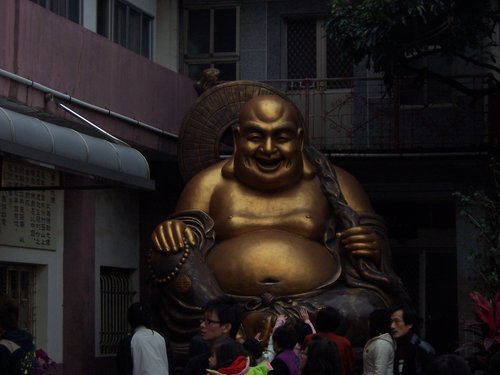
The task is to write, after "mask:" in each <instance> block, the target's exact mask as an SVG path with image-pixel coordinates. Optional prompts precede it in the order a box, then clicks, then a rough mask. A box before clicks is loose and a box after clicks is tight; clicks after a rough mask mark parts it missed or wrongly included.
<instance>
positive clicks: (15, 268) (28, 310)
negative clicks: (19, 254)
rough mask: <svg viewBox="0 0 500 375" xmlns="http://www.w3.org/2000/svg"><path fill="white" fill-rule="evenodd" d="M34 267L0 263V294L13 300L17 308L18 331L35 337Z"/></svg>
mask: <svg viewBox="0 0 500 375" xmlns="http://www.w3.org/2000/svg"><path fill="white" fill-rule="evenodd" d="M35 280H36V267H35V266H29V265H13V264H7V263H0V294H2V295H7V296H9V297H10V298H13V299H14V300H15V301H16V302H17V304H18V306H19V321H18V325H19V328H20V329H24V330H26V331H28V332H30V333H31V334H32V335H33V338H35V336H36V332H35V327H36V324H35V323H36V309H35V296H36V284H35Z"/></svg>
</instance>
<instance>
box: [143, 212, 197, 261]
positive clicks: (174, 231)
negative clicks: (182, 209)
mask: <svg viewBox="0 0 500 375" xmlns="http://www.w3.org/2000/svg"><path fill="white" fill-rule="evenodd" d="M151 240H152V241H153V246H154V247H155V249H156V250H159V251H165V252H170V251H172V252H174V253H175V252H177V251H179V250H182V249H183V248H184V246H185V245H186V242H187V244H188V245H190V246H195V245H196V237H195V235H194V233H193V231H192V230H191V228H189V226H188V225H186V223H184V222H182V221H180V220H166V221H164V222H163V223H161V224H159V225H158V226H157V227H156V228H155V230H154V231H153V233H152V234H151Z"/></svg>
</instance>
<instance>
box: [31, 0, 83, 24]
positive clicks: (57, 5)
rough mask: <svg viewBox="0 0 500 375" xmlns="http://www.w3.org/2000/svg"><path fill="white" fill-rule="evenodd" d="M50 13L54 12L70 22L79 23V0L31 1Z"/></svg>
mask: <svg viewBox="0 0 500 375" xmlns="http://www.w3.org/2000/svg"><path fill="white" fill-rule="evenodd" d="M31 1H32V2H33V3H36V4H38V5H40V6H42V7H44V8H47V9H48V10H50V11H51V12H54V13H56V14H58V15H60V16H62V17H64V18H67V19H69V20H70V21H73V22H76V23H78V24H79V23H80V22H81V20H80V14H81V10H80V9H81V3H80V0H31Z"/></svg>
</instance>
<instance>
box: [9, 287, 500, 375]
mask: <svg viewBox="0 0 500 375" xmlns="http://www.w3.org/2000/svg"><path fill="white" fill-rule="evenodd" d="M0 305H1V306H0V374H2V375H3V374H5V375H18V374H31V373H34V372H35V369H34V364H33V360H34V354H33V353H34V349H35V345H34V344H33V340H32V337H31V335H30V334H29V333H28V332H26V331H24V330H22V329H19V328H18V323H17V322H18V313H19V312H18V308H17V306H16V304H15V303H14V302H13V301H9V300H6V301H3V302H2V303H1V304H0ZM151 317H152V314H151V310H150V309H149V307H148V306H147V305H146V304H143V303H139V302H137V303H134V304H132V305H131V306H130V307H129V310H128V321H129V324H130V327H131V328H132V331H131V333H130V334H129V335H128V336H127V337H125V338H124V339H123V340H122V341H121V343H120V346H119V350H118V353H117V357H116V363H117V373H118V374H120V375H127V374H131V375H139V374H141V375H147V374H151V375H169V374H170V375H173V373H174V369H173V360H172V353H171V352H170V350H169V345H168V341H167V340H165V338H164V337H163V336H162V335H161V334H160V333H158V332H156V331H155V330H153V329H152V328H151ZM241 321H242V311H241V309H240V307H239V305H238V304H237V303H235V301H234V300H233V299H231V298H226V297H222V298H219V299H215V300H212V301H210V302H209V303H208V304H207V305H206V306H205V308H204V315H203V318H202V319H201V320H200V334H199V335H198V336H195V337H194V338H193V339H192V341H191V343H190V348H189V360H188V361H187V363H186V365H185V366H184V369H183V373H182V374H183V375H210V374H232V375H244V374H248V375H266V374H269V375H355V374H362V375H471V374H472V372H471V370H470V368H469V366H468V364H467V362H466V360H465V359H464V358H463V357H461V356H459V355H457V354H442V355H437V354H436V352H435V351H434V349H433V347H432V346H431V345H430V344H429V343H427V342H426V341H424V340H423V339H421V338H420V337H419V336H418V334H417V333H416V332H417V328H418V321H419V319H418V316H417V314H416V313H415V312H414V311H413V310H411V309H407V308H404V307H394V308H391V309H384V310H375V311H373V312H372V313H371V314H370V318H369V339H368V340H367V342H366V344H365V346H364V349H363V353H362V358H358V361H357V362H358V363H360V362H362V372H361V370H360V369H356V359H355V356H354V352H353V348H352V347H351V343H350V341H349V340H348V339H347V338H346V337H344V336H343V335H342V334H341V333H342V332H340V333H339V327H341V317H340V314H339V313H338V311H337V310H335V309H334V308H332V307H325V308H323V309H321V310H319V311H318V312H317V315H316V320H315V324H314V325H313V324H312V323H311V321H310V319H309V314H308V312H307V311H306V310H305V309H301V310H300V320H299V321H298V322H295V324H291V322H289V321H287V318H286V317H285V316H284V315H280V316H278V318H277V319H276V322H275V325H274V328H273V331H272V334H271V337H270V338H269V343H268V344H267V346H265V347H263V345H262V342H261V339H260V335H257V336H256V337H251V338H246V339H245V340H241V339H240V338H239V337H238V338H237V334H238V331H239V329H240V326H241ZM169 357H170V358H169ZM169 359H170V360H169ZM360 360H362V361H360ZM358 370H359V371H358ZM485 374H487V375H493V374H497V375H498V368H497V369H494V368H491V369H490V371H489V372H486V373H485Z"/></svg>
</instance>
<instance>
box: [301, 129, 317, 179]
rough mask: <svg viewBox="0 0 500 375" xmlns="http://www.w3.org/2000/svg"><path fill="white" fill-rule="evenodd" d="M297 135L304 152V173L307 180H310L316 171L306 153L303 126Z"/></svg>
mask: <svg viewBox="0 0 500 375" xmlns="http://www.w3.org/2000/svg"><path fill="white" fill-rule="evenodd" d="M297 137H298V139H299V141H300V152H301V153H302V165H303V167H302V168H303V169H302V174H303V176H304V178H305V179H306V180H310V179H312V178H313V177H314V176H315V175H316V173H315V172H314V169H313V166H312V165H311V163H309V161H308V160H307V157H306V155H305V154H304V143H305V140H304V138H305V137H304V129H303V128H299V129H297Z"/></svg>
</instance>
